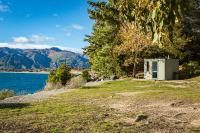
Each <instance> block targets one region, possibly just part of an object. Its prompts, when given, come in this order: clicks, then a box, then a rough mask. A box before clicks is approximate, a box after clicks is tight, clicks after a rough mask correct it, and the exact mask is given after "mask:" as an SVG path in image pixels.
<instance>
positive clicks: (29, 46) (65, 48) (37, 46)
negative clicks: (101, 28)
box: [0, 42, 83, 53]
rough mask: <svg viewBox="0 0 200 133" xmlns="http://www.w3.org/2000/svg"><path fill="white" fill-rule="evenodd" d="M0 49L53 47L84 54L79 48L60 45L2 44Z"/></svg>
mask: <svg viewBox="0 0 200 133" xmlns="http://www.w3.org/2000/svg"><path fill="white" fill-rule="evenodd" d="M0 47H9V48H19V49H47V48H52V47H57V48H59V49H62V50H68V51H72V52H76V53H82V52H83V51H82V49H77V48H69V47H63V46H58V45H47V44H32V43H27V44H24V43H14V42H11V43H0Z"/></svg>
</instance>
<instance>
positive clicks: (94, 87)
mask: <svg viewBox="0 0 200 133" xmlns="http://www.w3.org/2000/svg"><path fill="white" fill-rule="evenodd" d="M100 88H101V87H99V86H83V87H81V88H80V89H100Z"/></svg>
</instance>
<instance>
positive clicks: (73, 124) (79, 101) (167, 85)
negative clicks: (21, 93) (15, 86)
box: [0, 78, 200, 133]
mask: <svg viewBox="0 0 200 133" xmlns="http://www.w3.org/2000/svg"><path fill="white" fill-rule="evenodd" d="M194 82H195V83H194ZM176 86H178V87H176ZM125 92H145V93H141V94H139V95H137V96H136V97H131V98H132V99H133V100H138V101H141V102H143V101H144V102H145V101H154V100H163V99H164V100H185V101H191V102H200V78H196V79H192V80H189V81H187V82H184V83H175V82H154V81H134V80H131V79H127V80H123V81H115V82H108V83H105V84H103V85H101V86H98V87H82V88H80V89H77V90H74V91H72V92H68V93H64V94H62V95H59V96H56V97H52V98H51V99H49V100H47V101H43V102H37V103H27V104H0V132H74V133H76V132H99V133H100V132H108V133H110V132H146V131H148V129H150V128H155V127H156V126H158V125H159V126H160V128H161V129H162V128H166V129H168V128H169V129H176V128H178V127H176V125H170V123H162V122H159V123H152V124H150V125H148V126H144V125H139V126H138V125H135V124H127V123H124V122H122V121H121V118H127V117H129V118H135V117H136V116H137V115H138V114H140V113H141V112H137V111H129V112H121V111H119V110H116V109H113V108H109V106H108V104H109V103H117V102H118V101H120V100H122V101H123V100H124V99H123V97H122V96H121V95H119V94H118V93H125ZM132 99H131V100H132ZM129 100H130V99H129ZM172 131H173V130H172ZM180 131H182V130H181V129H180Z"/></svg>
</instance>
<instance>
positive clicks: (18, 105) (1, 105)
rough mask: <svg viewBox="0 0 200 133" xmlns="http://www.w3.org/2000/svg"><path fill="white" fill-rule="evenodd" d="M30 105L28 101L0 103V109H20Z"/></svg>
mask: <svg viewBox="0 0 200 133" xmlns="http://www.w3.org/2000/svg"><path fill="white" fill-rule="evenodd" d="M27 106H30V104H28V103H0V109H21V108H24V107H27Z"/></svg>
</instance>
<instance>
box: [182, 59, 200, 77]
mask: <svg viewBox="0 0 200 133" xmlns="http://www.w3.org/2000/svg"><path fill="white" fill-rule="evenodd" d="M183 68H184V73H185V74H186V77H187V78H190V77H193V76H196V75H198V74H199V71H198V68H199V63H198V62H195V61H190V62H189V63H186V64H184V65H183Z"/></svg>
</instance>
